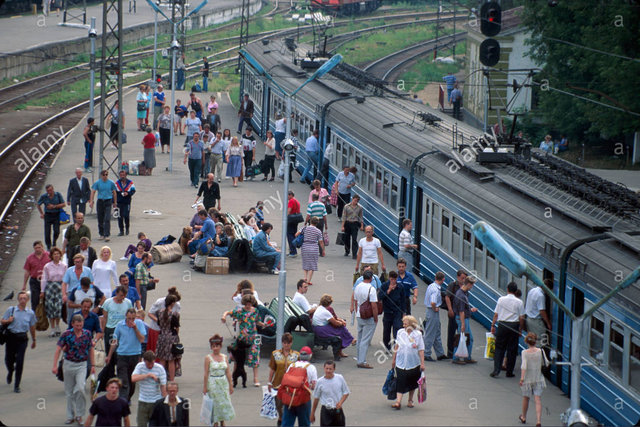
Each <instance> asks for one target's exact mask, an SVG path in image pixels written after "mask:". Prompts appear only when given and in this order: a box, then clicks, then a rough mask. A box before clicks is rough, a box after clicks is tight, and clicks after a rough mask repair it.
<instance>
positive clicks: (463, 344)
mask: <svg viewBox="0 0 640 427" xmlns="http://www.w3.org/2000/svg"><path fill="white" fill-rule="evenodd" d="M454 356H455V357H457V358H458V359H467V358H468V357H469V351H468V350H467V336H466V335H465V334H460V342H459V343H458V348H457V349H456V352H455V354H454Z"/></svg>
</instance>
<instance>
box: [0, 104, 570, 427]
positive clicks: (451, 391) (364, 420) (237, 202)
mask: <svg viewBox="0 0 640 427" xmlns="http://www.w3.org/2000/svg"><path fill="white" fill-rule="evenodd" d="M221 95H222V96H219V97H218V99H219V101H221V107H220V111H221V115H222V123H223V125H224V127H226V128H230V129H232V130H233V129H235V127H236V126H237V122H236V116H235V111H234V110H233V109H232V107H231V106H230V103H229V99H228V96H227V95H226V94H221ZM179 96H180V97H181V98H182V99H185V97H186V94H184V93H180V95H179ZM202 98H204V96H202ZM125 99H126V101H125V107H126V108H125V111H126V112H133V111H135V98H134V97H133V96H132V95H128V96H127V97H126V98H125ZM126 124H127V129H126V130H127V133H128V137H129V143H128V144H126V146H125V149H124V153H125V154H124V158H125V159H142V147H141V145H140V142H139V141H140V140H141V137H142V135H143V134H142V133H140V132H136V131H135V129H134V127H135V120H133V115H132V113H128V117H127V121H126ZM81 129H82V128H81V127H79V128H77V129H76V130H75V132H74V133H73V134H72V136H71V137H70V138H69V139H68V141H67V143H66V146H65V147H64V149H63V150H62V151H61V153H60V154H59V155H58V158H57V160H56V162H55V164H54V165H53V166H52V170H51V171H50V173H49V179H48V180H47V182H50V183H52V184H53V185H54V186H55V188H56V189H57V190H59V191H62V192H64V191H65V190H66V185H67V182H68V180H69V179H70V178H71V177H72V176H73V169H74V168H76V167H79V166H81V165H82V159H83V148H82V138H81ZM178 141H179V142H181V141H180V140H178ZM259 146H260V145H259ZM175 152H176V153H178V154H177V156H176V157H175V158H174V161H175V163H174V171H173V173H169V172H166V171H165V167H166V166H167V164H168V159H169V156H168V155H166V154H165V155H161V154H158V155H157V160H158V167H157V168H156V169H155V170H154V176H149V177H147V176H145V177H133V178H132V179H133V180H134V182H135V184H136V187H137V193H136V195H135V196H134V201H133V209H132V229H131V236H128V237H113V238H112V241H111V242H110V246H111V248H112V249H113V253H114V259H118V258H120V257H121V256H122V253H123V252H124V250H125V248H126V246H127V244H129V243H132V242H135V237H134V236H135V234H136V233H137V232H138V231H145V232H146V233H147V235H148V236H150V238H151V239H152V240H153V241H157V240H158V239H159V238H160V237H162V236H164V235H166V234H169V233H171V234H173V235H174V236H178V235H179V233H180V232H181V228H182V226H183V225H185V224H186V223H188V221H189V219H190V218H191V216H192V215H193V210H192V209H191V204H192V203H193V201H194V199H195V191H194V189H193V188H190V187H189V182H188V181H189V180H188V171H187V168H186V166H184V165H182V164H181V162H180V161H179V160H180V157H179V153H180V152H181V143H180V144H176V147H175ZM258 153H259V154H258V158H262V157H263V153H264V150H263V148H259V149H258ZM96 178H97V175H96ZM281 189H282V181H280V180H276V181H275V182H273V183H267V182H244V183H241V184H240V186H239V187H238V188H232V186H231V181H230V180H223V181H222V184H221V192H222V199H223V206H224V208H225V210H227V211H229V212H233V213H235V214H242V213H244V212H246V211H247V209H248V208H249V207H250V206H252V205H254V204H255V202H256V201H257V200H271V201H272V203H273V207H274V208H273V209H268V210H267V211H266V212H265V214H266V215H265V216H266V220H267V221H269V222H271V223H273V224H274V225H275V230H274V232H273V233H272V238H273V239H274V240H275V241H277V242H280V239H281V237H280V236H281V234H280V231H281V230H280V218H281V210H280V206H281V204H280V203H281V201H282V200H283V197H282V190H281ZM292 189H293V191H294V192H295V193H296V195H297V197H298V198H299V200H301V201H302V205H303V207H304V206H305V205H306V200H307V197H308V191H309V188H308V187H307V186H305V185H302V184H299V183H298V182H297V180H296V183H294V184H293V185H292ZM43 191H44V190H43ZM267 206H269V205H267ZM145 209H154V210H157V211H159V212H161V213H162V215H159V216H147V215H145V214H144V213H143V210H145ZM34 211H35V209H34ZM86 224H88V225H89V227H90V228H91V230H92V233H93V234H94V235H97V225H96V217H95V214H89V215H87V218H86ZM112 224H113V223H112ZM337 227H338V221H337V219H336V217H335V216H332V217H331V219H330V220H329V231H330V234H331V236H332V239H333V238H335V233H336V231H337ZM115 229H116V230H117V227H115ZM116 233H117V231H116ZM114 234H115V233H114ZM39 239H42V220H41V219H40V218H39V216H38V215H37V213H35V212H34V214H32V217H31V222H30V225H29V227H28V229H27V230H26V231H25V235H24V238H23V239H22V241H21V243H20V245H19V249H18V252H17V255H16V257H15V260H14V262H13V264H12V265H11V268H10V269H9V271H8V272H7V275H6V278H5V280H4V282H3V286H2V289H0V296H4V295H7V294H8V293H9V291H10V290H19V289H20V287H21V283H22V277H23V270H22V265H23V263H24V259H25V258H26V256H27V255H28V254H29V253H30V252H31V243H32V242H33V241H34V240H39ZM332 243H333V242H332ZM102 245H103V242H100V241H98V240H95V241H94V243H93V246H94V247H96V248H97V249H99V248H100V247H101V246H102ZM384 256H385V259H386V260H387V266H389V267H388V268H391V266H393V264H394V263H393V261H392V259H393V256H392V255H391V254H389V253H385V254H384ZM117 265H118V272H119V273H121V272H123V271H124V270H125V268H126V264H125V262H122V261H118V262H117ZM319 268H320V270H319V271H318V272H316V273H315V275H314V277H313V283H314V285H313V286H312V287H311V289H310V291H309V294H308V298H309V300H310V301H311V302H316V303H317V302H318V300H319V299H320V297H321V296H322V295H323V294H324V293H330V294H332V295H333V297H334V301H335V303H334V307H335V310H336V312H337V313H338V315H340V316H342V317H346V318H349V298H350V295H351V276H352V273H353V269H354V261H352V260H351V259H350V258H345V257H343V250H342V248H341V247H337V246H336V245H334V244H331V245H330V246H329V247H328V250H327V256H326V258H321V259H320V262H319ZM287 270H288V271H287V273H288V274H287V295H293V293H294V286H295V282H297V280H298V278H300V277H302V274H303V273H302V269H301V259H300V257H298V258H294V259H291V258H289V259H287ZM153 274H154V276H155V277H157V278H159V279H160V283H159V284H158V289H156V290H155V291H151V292H150V293H149V300H150V301H154V299H155V298H158V297H161V296H164V295H166V294H165V292H166V290H167V288H169V287H170V286H177V287H178V288H179V290H180V292H181V293H182V296H183V298H182V318H181V323H182V327H181V329H180V336H181V340H182V342H183V343H184V346H185V354H184V359H183V371H184V374H183V376H182V377H180V378H178V382H179V384H180V387H181V389H180V395H181V396H185V397H188V398H191V399H192V402H193V404H192V410H191V424H192V425H199V421H198V420H199V412H200V405H201V402H202V394H201V393H202V376H203V373H202V369H203V359H204V357H205V355H206V354H207V351H208V350H209V348H208V341H207V339H208V338H209V337H210V336H211V335H213V334H214V333H219V334H221V335H223V336H224V339H225V344H224V345H225V346H226V345H227V344H228V343H230V342H231V335H230V333H229V331H228V330H227V328H226V327H224V326H223V325H222V324H221V323H220V315H221V313H222V312H223V311H225V310H228V309H231V308H233V303H232V302H231V295H232V294H233V292H234V290H235V288H236V284H237V283H238V282H239V281H240V280H241V279H243V278H245V277H244V276H241V275H226V276H212V275H205V274H202V273H196V272H193V270H191V269H190V268H189V264H188V262H187V261H186V257H185V259H184V260H183V261H182V262H180V263H173V264H164V265H157V266H155V267H153ZM247 277H248V278H249V279H250V280H251V281H253V283H254V284H255V286H256V289H257V290H258V292H259V294H260V298H261V299H262V300H263V301H270V300H271V299H272V298H273V297H275V296H276V295H277V284H278V277H277V276H274V275H266V274H251V275H248V276H247ZM448 279H450V278H448ZM424 293H425V286H424V284H423V283H421V287H420V296H419V302H418V305H416V306H415V314H416V315H417V316H418V317H421V316H423V314H424V306H423V305H422V300H423V298H424ZM14 301H15V299H14ZM8 307H9V303H7V302H0V310H1V312H3V313H4V311H5V310H6V309H7V308H8ZM349 329H350V330H351V331H352V332H353V333H354V335H355V333H356V330H355V328H354V327H352V326H349ZM472 330H473V333H474V336H475V343H476V344H475V347H474V351H473V355H474V357H475V358H476V359H478V361H479V362H478V364H477V365H469V366H456V365H453V364H451V363H449V362H448V361H442V362H434V363H427V378H428V400H427V402H426V403H425V404H421V405H416V407H415V408H413V409H407V408H405V407H403V409H402V410H401V411H394V410H392V409H391V408H390V407H389V405H390V402H389V401H387V400H386V397H385V396H383V395H382V393H381V387H382V384H383V382H384V379H385V377H386V374H387V371H388V370H389V369H390V363H391V362H390V358H389V357H388V356H387V355H386V354H385V353H384V352H383V351H382V348H383V347H382V345H381V343H380V342H381V339H382V328H381V327H378V328H377V330H376V333H375V336H374V340H373V344H372V346H371V348H370V350H369V357H368V361H369V363H371V364H372V365H374V367H375V369H373V370H363V369H357V368H356V363H355V361H354V360H352V359H351V358H348V359H343V360H342V361H340V362H338V365H337V372H339V373H341V374H343V375H344V377H345V379H346V380H347V382H348V384H349V387H350V389H351V395H350V397H349V399H348V400H347V401H346V403H345V405H344V408H345V413H346V418H347V423H348V424H349V425H486V426H496V425H502V426H508V425H516V423H517V415H518V413H519V411H520V405H521V397H520V390H519V387H518V383H517V378H509V379H507V378H505V377H504V376H501V378H498V379H492V378H490V377H489V372H491V369H492V362H491V361H487V360H484V359H482V354H483V352H484V339H483V338H484V333H485V332H486V331H485V330H484V329H483V328H482V327H480V326H479V325H478V324H477V323H475V322H472ZM37 344H38V345H37V348H36V349H35V350H31V349H29V350H27V356H26V371H25V374H24V378H23V383H22V385H21V387H22V393H21V394H14V393H13V391H12V390H13V389H12V387H11V386H8V385H6V384H4V381H2V384H0V402H2V403H1V404H0V420H1V421H2V422H4V423H5V424H7V425H61V423H62V422H63V421H64V420H65V397H64V393H63V386H62V384H61V383H60V382H59V381H57V380H56V379H55V378H54V376H53V375H52V374H51V366H52V363H53V353H54V349H55V339H53V338H48V337H47V336H46V334H45V333H44V332H40V333H38V341H37ZM346 352H347V353H348V354H349V355H350V356H355V348H353V347H352V348H348V349H346ZM328 357H330V352H329V351H323V352H319V353H318V354H316V358H315V365H316V367H317V369H318V371H319V372H320V373H321V372H322V362H323V361H324V360H326V359H327V358H328ZM5 374H6V370H5V368H4V364H2V367H0V377H1V378H4V375H5ZM517 374H518V373H517ZM267 376H268V359H262V360H261V366H260V372H259V379H260V381H261V382H262V384H266V382H267ZM249 383H251V374H249ZM136 399H137V395H135V396H134V403H133V405H132V408H131V409H132V411H133V414H134V415H133V417H135V413H136V410H137V404H136V402H135V401H136ZM232 401H233V405H234V407H235V411H236V418H235V419H234V420H233V421H232V422H231V423H230V424H231V425H275V422H273V421H269V420H266V419H264V418H260V417H259V405H260V402H261V390H260V389H257V388H253V387H249V388H246V389H242V388H240V389H237V390H236V391H235V393H234V394H233V396H232ZM405 403H406V400H405ZM543 405H544V408H543V409H544V415H543V423H545V424H553V425H558V424H559V418H558V417H559V414H560V413H561V412H562V411H564V410H565V409H566V408H567V407H568V406H569V400H568V399H567V398H566V397H565V396H563V394H562V392H561V391H560V390H559V389H558V388H556V387H553V386H552V387H549V388H548V389H547V390H546V391H545V393H544V396H543ZM532 411H534V409H533V408H531V409H530V412H529V417H528V418H529V419H530V420H532V421H533V420H535V415H534V412H532ZM132 424H135V418H133V419H132ZM529 424H530V425H533V424H535V423H531V422H529Z"/></svg>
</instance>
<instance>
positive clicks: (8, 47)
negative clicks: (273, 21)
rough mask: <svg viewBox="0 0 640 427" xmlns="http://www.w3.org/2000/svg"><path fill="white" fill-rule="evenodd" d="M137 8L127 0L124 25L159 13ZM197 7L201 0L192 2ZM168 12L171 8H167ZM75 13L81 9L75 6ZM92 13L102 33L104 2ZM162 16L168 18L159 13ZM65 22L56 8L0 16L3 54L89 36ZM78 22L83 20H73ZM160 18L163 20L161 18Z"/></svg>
mask: <svg viewBox="0 0 640 427" xmlns="http://www.w3.org/2000/svg"><path fill="white" fill-rule="evenodd" d="M136 3H137V4H136V6H137V12H136V13H135V14H134V13H129V12H128V10H129V9H128V8H129V6H128V4H129V3H128V1H127V0H123V2H122V7H123V14H122V17H123V20H124V23H123V28H129V27H135V26H138V25H142V24H149V23H153V22H154V19H155V13H154V11H153V9H152V8H151V6H149V5H148V4H147V2H146V1H144V0H137V2H136ZM190 4H191V7H192V8H194V7H196V6H197V5H199V4H200V1H195V2H190ZM240 5H242V2H241V1H240V0H216V1H213V0H210V1H209V2H208V3H207V5H206V6H205V7H204V8H203V9H202V11H201V12H199V13H202V12H205V11H211V10H224V9H229V8H231V7H237V6H240ZM163 10H164V11H165V14H167V16H170V12H171V10H170V9H169V10H167V9H166V8H165V9H163ZM73 12H74V14H75V13H76V12H77V11H76V10H75V9H73ZM91 17H95V18H96V30H97V31H98V35H100V34H102V4H99V5H93V6H89V7H87V24H90V23H91ZM158 19H159V20H164V18H163V17H162V16H161V15H159V16H158ZM61 22H62V12H61V13H60V16H56V13H55V11H54V12H51V13H50V14H49V16H44V15H42V13H40V14H38V15H18V16H15V17H8V18H2V19H0V54H5V53H14V52H21V51H24V50H27V49H32V48H35V47H38V46H41V45H45V44H48V43H51V42H64V41H69V40H75V39H78V38H84V37H87V29H86V28H79V27H70V26H60V25H58V24H59V23H61ZM72 22H78V23H81V22H79V21H72ZM159 22H160V21H159Z"/></svg>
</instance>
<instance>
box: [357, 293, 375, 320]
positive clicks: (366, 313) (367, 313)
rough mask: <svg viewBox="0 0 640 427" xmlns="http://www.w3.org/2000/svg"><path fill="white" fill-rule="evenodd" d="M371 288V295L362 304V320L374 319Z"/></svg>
mask: <svg viewBox="0 0 640 427" xmlns="http://www.w3.org/2000/svg"><path fill="white" fill-rule="evenodd" d="M370 298H371V288H369V294H368V295H367V300H366V301H365V302H363V303H362V304H360V318H361V319H370V318H372V317H373V307H371V301H370V300H369V299H370Z"/></svg>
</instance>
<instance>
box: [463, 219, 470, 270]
mask: <svg viewBox="0 0 640 427" xmlns="http://www.w3.org/2000/svg"><path fill="white" fill-rule="evenodd" d="M462 227H463V228H462V262H463V263H464V264H465V265H470V264H471V227H469V226H468V225H467V224H464V225H463V226H462Z"/></svg>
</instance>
